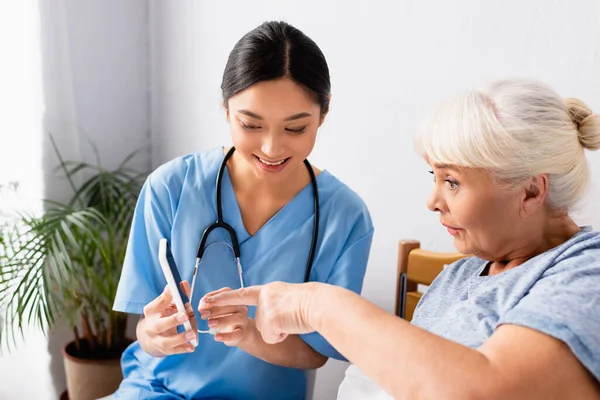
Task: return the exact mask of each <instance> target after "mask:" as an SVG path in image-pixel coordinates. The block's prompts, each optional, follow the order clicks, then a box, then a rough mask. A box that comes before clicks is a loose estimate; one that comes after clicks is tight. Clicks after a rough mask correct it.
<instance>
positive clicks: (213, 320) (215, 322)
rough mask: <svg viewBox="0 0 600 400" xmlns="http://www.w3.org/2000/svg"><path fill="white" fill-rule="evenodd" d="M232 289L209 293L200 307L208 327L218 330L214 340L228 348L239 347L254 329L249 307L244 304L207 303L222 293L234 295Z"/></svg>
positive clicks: (201, 300)
mask: <svg viewBox="0 0 600 400" xmlns="http://www.w3.org/2000/svg"><path fill="white" fill-rule="evenodd" d="M232 292H233V291H232V290H231V289H230V288H222V289H219V290H216V291H214V292H210V293H207V294H206V295H205V296H204V297H203V298H202V299H200V304H199V305H198V311H200V318H202V319H208V327H209V328H210V329H214V330H216V332H217V333H216V334H215V336H214V339H215V340H216V341H217V342H223V343H224V344H225V345H227V346H237V345H238V344H239V343H240V342H241V341H242V340H244V339H246V338H247V337H248V336H249V335H248V334H249V331H250V329H251V328H252V326H251V325H249V323H248V322H249V320H250V318H248V307H246V306H245V305H242V304H225V303H224V304H222V305H221V304H215V303H207V302H206V301H205V299H206V298H209V297H212V296H216V295H220V294H222V293H232Z"/></svg>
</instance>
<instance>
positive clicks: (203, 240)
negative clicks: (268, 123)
mask: <svg viewBox="0 0 600 400" xmlns="http://www.w3.org/2000/svg"><path fill="white" fill-rule="evenodd" d="M234 151H235V147H231V149H230V150H229V151H228V152H227V154H226V155H225V158H223V161H222V162H221V166H220V167H219V173H218V174H217V222H215V223H213V224H211V225H209V226H208V227H207V228H206V229H205V230H204V232H203V233H202V237H201V239H200V244H199V245H198V251H197V253H196V265H195V267H194V275H193V277H192V287H191V293H190V295H193V293H194V286H195V284H196V274H197V273H198V267H199V265H200V263H201V262H202V257H203V256H204V250H205V249H206V247H207V246H206V240H207V239H208V235H209V234H210V233H211V232H212V231H214V230H215V229H218V228H223V229H225V230H226V231H227V233H228V234H229V238H230V239H231V246H229V245H228V244H227V245H228V246H229V247H230V248H231V249H232V250H233V255H234V257H235V261H236V263H237V269H238V275H239V277H240V285H241V287H244V279H243V277H242V273H243V270H242V264H241V262H240V245H239V242H238V239H237V235H236V233H235V230H234V229H233V228H232V227H231V225H229V224H228V223H226V222H225V221H223V207H222V205H221V186H222V185H221V182H222V181H223V174H224V172H225V167H226V166H227V161H228V160H229V158H231V155H232V154H233V152H234ZM304 165H305V166H306V169H307V170H308V173H309V175H310V181H311V184H312V188H313V203H314V209H315V223H314V226H313V234H312V241H311V244H310V252H309V253H308V261H307V263H306V272H305V273H304V282H308V279H309V277H310V272H311V270H312V264H313V260H314V258H315V250H316V248H317V239H318V236H319V189H318V187H317V179H316V177H315V172H314V171H313V169H312V166H311V165H310V163H309V162H308V160H304ZM190 302H191V296H190Z"/></svg>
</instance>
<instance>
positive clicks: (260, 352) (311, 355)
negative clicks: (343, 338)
mask: <svg viewBox="0 0 600 400" xmlns="http://www.w3.org/2000/svg"><path fill="white" fill-rule="evenodd" d="M247 329H248V336H247V337H246V338H244V339H243V340H242V341H241V342H240V343H238V347H239V348H240V349H242V350H244V351H245V352H246V353H249V354H252V355H253V356H254V357H256V358H260V359H261V360H263V361H266V362H269V363H271V364H276V365H281V366H283V367H288V368H298V369H316V368H320V367H322V366H323V365H324V364H325V362H326V361H327V357H325V356H324V355H322V354H320V353H318V352H317V351H315V350H314V349H313V348H312V347H310V346H309V345H308V344H306V342H305V341H304V340H302V338H301V337H300V336H297V335H290V336H289V337H288V338H287V339H285V340H284V341H283V342H281V343H277V344H267V343H265V342H264V340H263V339H262V337H261V336H260V333H259V332H258V330H257V329H256V325H255V322H254V320H253V319H250V320H249V322H248V327H247Z"/></svg>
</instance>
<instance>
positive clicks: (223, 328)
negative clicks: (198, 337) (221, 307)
mask: <svg viewBox="0 0 600 400" xmlns="http://www.w3.org/2000/svg"><path fill="white" fill-rule="evenodd" d="M247 323H248V316H246V315H243V314H240V313H235V314H231V315H228V316H226V317H221V318H215V319H209V320H208V327H209V328H217V329H219V331H220V332H231V331H233V330H234V329H236V328H242V327H244V326H245V325H246V324H247Z"/></svg>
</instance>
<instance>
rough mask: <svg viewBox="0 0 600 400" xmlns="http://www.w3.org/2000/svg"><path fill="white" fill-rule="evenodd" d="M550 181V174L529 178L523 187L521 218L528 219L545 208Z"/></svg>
mask: <svg viewBox="0 0 600 400" xmlns="http://www.w3.org/2000/svg"><path fill="white" fill-rule="evenodd" d="M549 185H550V181H549V178H548V174H541V175H536V176H534V177H531V178H529V179H528V180H527V181H526V182H525V184H524V185H523V186H522V189H521V190H522V194H523V197H522V199H523V200H522V204H521V216H522V217H523V218H527V217H528V216H531V215H533V214H535V213H537V212H538V211H539V210H541V209H543V208H544V203H545V201H546V196H547V195H548V187H549Z"/></svg>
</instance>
